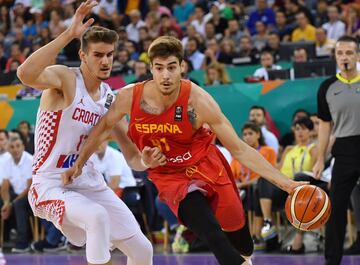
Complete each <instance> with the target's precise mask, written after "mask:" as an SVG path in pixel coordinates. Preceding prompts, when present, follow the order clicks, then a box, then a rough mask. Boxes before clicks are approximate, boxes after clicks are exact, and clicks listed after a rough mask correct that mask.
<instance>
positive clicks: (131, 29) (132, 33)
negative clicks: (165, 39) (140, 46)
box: [126, 20, 146, 43]
mask: <svg viewBox="0 0 360 265" xmlns="http://www.w3.org/2000/svg"><path fill="white" fill-rule="evenodd" d="M144 26H146V24H145V22H144V21H142V20H139V21H138V22H137V23H136V25H134V24H133V23H130V24H129V25H127V26H126V33H127V35H128V39H129V40H132V41H135V42H136V43H137V42H139V39H140V38H139V28H141V27H144Z"/></svg>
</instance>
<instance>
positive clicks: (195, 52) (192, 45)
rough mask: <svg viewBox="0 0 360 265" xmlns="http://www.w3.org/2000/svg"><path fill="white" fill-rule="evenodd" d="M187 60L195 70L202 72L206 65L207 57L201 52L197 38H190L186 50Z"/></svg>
mask: <svg viewBox="0 0 360 265" xmlns="http://www.w3.org/2000/svg"><path fill="white" fill-rule="evenodd" d="M185 54H186V58H187V59H188V60H189V61H190V62H191V63H192V65H193V67H194V70H200V69H201V66H202V65H203V63H204V60H205V55H204V54H203V53H202V52H200V51H199V42H198V40H197V39H196V38H189V39H188V42H187V45H186V49H185Z"/></svg>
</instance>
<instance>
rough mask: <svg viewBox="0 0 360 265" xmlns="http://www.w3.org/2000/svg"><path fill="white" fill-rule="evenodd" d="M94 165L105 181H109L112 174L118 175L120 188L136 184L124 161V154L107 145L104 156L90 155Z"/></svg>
mask: <svg viewBox="0 0 360 265" xmlns="http://www.w3.org/2000/svg"><path fill="white" fill-rule="evenodd" d="M90 161H92V162H93V163H94V167H95V168H96V169H97V170H98V171H99V172H101V174H103V175H104V177H105V180H106V182H109V181H110V179H111V177H112V176H120V183H119V187H120V188H122V189H123V188H125V187H128V186H136V180H135V178H134V176H133V173H132V171H131V169H130V167H129V166H128V164H127V163H126V160H125V158H124V155H123V154H122V153H121V152H119V151H118V150H116V149H114V148H112V147H110V146H107V147H106V150H105V154H104V157H103V158H102V159H100V158H99V156H98V155H97V154H93V155H92V156H91V157H90Z"/></svg>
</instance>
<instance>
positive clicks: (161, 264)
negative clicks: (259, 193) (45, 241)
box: [5, 254, 360, 265]
mask: <svg viewBox="0 0 360 265" xmlns="http://www.w3.org/2000/svg"><path fill="white" fill-rule="evenodd" d="M5 258H6V261H7V263H6V264H7V265H85V264H86V260H85V257H84V255H82V256H76V255H75V256H74V255H68V256H66V255H31V254H30V255H29V254H28V255H6V256H5ZM217 264H218V263H217V262H216V260H215V258H214V257H213V256H212V255H210V254H182V255H170V254H169V255H155V256H154V265H217ZM253 264H254V265H257V264H259V265H260V264H261V265H288V264H290V265H322V264H324V258H323V256H321V255H301V256H291V255H278V254H276V255H275V254H274V255H269V254H255V256H254V259H253ZM341 264H342V265H358V264H360V256H345V257H344V258H343V261H342V263H341ZM113 265H126V257H125V256H122V255H115V256H113Z"/></svg>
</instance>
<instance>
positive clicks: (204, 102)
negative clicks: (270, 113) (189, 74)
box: [191, 84, 304, 193]
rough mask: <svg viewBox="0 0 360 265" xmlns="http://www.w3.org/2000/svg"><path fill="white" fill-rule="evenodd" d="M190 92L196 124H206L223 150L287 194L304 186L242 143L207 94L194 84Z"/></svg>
mask: <svg viewBox="0 0 360 265" xmlns="http://www.w3.org/2000/svg"><path fill="white" fill-rule="evenodd" d="M192 90H193V91H192V95H191V103H192V106H193V107H194V109H195V112H196V116H197V119H198V124H204V123H206V124H208V125H209V126H210V128H211V130H212V131H213V132H214V133H215V134H216V135H217V137H218V138H219V139H220V141H221V143H222V144H223V145H224V146H225V148H227V149H228V150H229V151H230V153H231V154H232V155H233V156H234V157H235V158H236V159H237V160H238V161H240V162H241V163H242V164H243V165H245V166H246V167H247V168H249V169H251V170H252V171H254V172H256V173H258V174H259V175H260V176H262V177H264V178H266V179H267V180H269V181H270V182H272V183H274V184H275V185H276V186H278V187H279V188H281V189H282V190H284V191H286V192H288V193H290V192H291V191H292V190H293V189H294V188H295V187H297V186H300V185H304V182H295V181H292V180H290V179H288V178H287V177H286V176H284V175H283V174H281V173H280V171H278V170H277V169H275V168H274V167H273V166H272V165H271V164H270V163H269V162H268V161H266V159H265V158H264V157H263V156H262V155H261V154H260V153H259V152H257V151H256V150H255V149H253V148H251V147H250V146H248V145H247V144H246V143H244V142H243V141H242V140H241V139H240V138H239V137H238V136H237V134H236V132H235V130H234V128H233V127H232V125H231V123H230V122H229V121H228V119H227V118H226V117H225V115H224V114H223V113H222V111H221V109H220V107H219V106H218V104H217V103H216V102H215V100H214V99H213V98H212V97H211V96H210V95H209V94H208V93H206V92H205V91H204V90H202V89H201V88H200V87H198V86H196V85H194V84H193V89H192Z"/></svg>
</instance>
